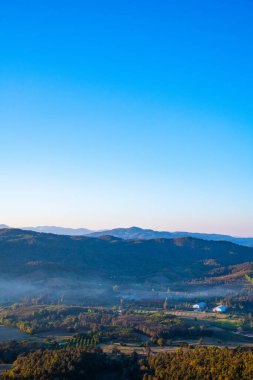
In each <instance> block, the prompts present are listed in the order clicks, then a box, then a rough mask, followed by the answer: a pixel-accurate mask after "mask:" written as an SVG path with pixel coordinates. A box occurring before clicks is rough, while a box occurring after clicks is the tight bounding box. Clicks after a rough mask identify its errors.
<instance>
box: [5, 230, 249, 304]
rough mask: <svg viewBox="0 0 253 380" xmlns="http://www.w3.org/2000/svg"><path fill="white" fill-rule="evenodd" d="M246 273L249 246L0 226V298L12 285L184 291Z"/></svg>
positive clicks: (233, 280) (235, 280) (237, 280)
mask: <svg viewBox="0 0 253 380" xmlns="http://www.w3.org/2000/svg"><path fill="white" fill-rule="evenodd" d="M252 273H253V248H250V247H243V246H240V245H236V244H233V243H230V242H225V241H207V240H202V239H196V238H192V237H183V238H171V239H165V238H159V239H131V240H126V239H125V240H124V239H120V238H116V237H112V236H103V237H100V238H95V237H93V238H90V237H87V236H67V235H65V236H64V235H56V234H47V233H38V232H34V231H24V230H20V229H1V230H0V300H1V291H2V294H5V295H6V293H7V292H11V291H12V290H13V288H14V285H13V284H14V283H15V284H16V285H15V288H17V290H18V291H20V289H21V288H22V287H23V288H24V289H25V291H26V292H28V290H27V289H29V287H30V286H31V287H32V288H36V289H39V291H40V292H41V289H42V288H43V287H46V289H47V292H49V293H50V294H55V292H56V289H57V291H61V292H62V291H63V290H64V289H65V290H66V289H70V288H71V289H72V291H73V289H74V290H75V292H77V293H79V294H80V292H81V294H84V293H85V292H86V293H87V292H88V293H89V295H91V294H92V291H93V292H94V289H96V292H97V291H105V289H106V288H108V289H109V288H110V289H111V287H112V285H113V284H114V285H115V284H117V285H120V286H123V287H125V288H131V287H136V286H138V287H140V286H141V287H145V288H148V287H149V288H151V287H156V286H158V287H161V286H164V287H168V286H179V287H181V288H182V289H187V290H189V286H190V284H195V285H196V284H197V285H198V286H201V285H205V286H206V285H213V284H219V285H222V284H223V285H224V284H232V285H233V286H241V285H243V284H245V279H244V275H245V274H252ZM3 281H4V283H5V285H4V286H3ZM6 284H7V285H6ZM9 284H11V285H9ZM24 284H25V285H24ZM90 284H92V291H91V290H90V289H91V285H90ZM108 284H109V285H108ZM3 289H5V290H3ZM6 289H7V290H6ZM72 301H73V300H72Z"/></svg>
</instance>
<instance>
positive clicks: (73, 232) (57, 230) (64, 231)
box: [22, 226, 93, 236]
mask: <svg viewBox="0 0 253 380" xmlns="http://www.w3.org/2000/svg"><path fill="white" fill-rule="evenodd" d="M22 230H26V231H35V232H43V233H49V234H56V235H70V236H83V235H87V234H91V233H93V231H91V230H88V229H87V228H66V227H57V226H37V227H23V228H22Z"/></svg>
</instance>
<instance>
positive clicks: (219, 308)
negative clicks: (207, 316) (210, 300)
mask: <svg viewBox="0 0 253 380" xmlns="http://www.w3.org/2000/svg"><path fill="white" fill-rule="evenodd" d="M226 310H227V308H226V306H223V305H219V306H216V307H214V308H213V311H214V312H215V313H225V311H226Z"/></svg>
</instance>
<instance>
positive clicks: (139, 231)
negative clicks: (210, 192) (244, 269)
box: [87, 227, 253, 247]
mask: <svg viewBox="0 0 253 380" xmlns="http://www.w3.org/2000/svg"><path fill="white" fill-rule="evenodd" d="M103 235H110V236H114V237H118V238H120V239H161V238H162V239H173V238H181V237H193V238H196V239H203V240H213V241H228V242H231V243H234V244H239V245H243V246H248V247H253V238H241V237H234V236H229V235H221V234H203V233H198V232H181V231H177V232H168V231H155V230H152V229H143V228H140V227H130V228H114V229H112V230H105V231H96V232H93V233H91V234H87V236H89V237H101V236H103Z"/></svg>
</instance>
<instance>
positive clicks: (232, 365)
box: [3, 347, 253, 380]
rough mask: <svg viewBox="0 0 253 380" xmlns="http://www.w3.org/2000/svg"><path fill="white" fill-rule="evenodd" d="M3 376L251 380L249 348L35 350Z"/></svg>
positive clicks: (20, 379) (252, 368)
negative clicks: (142, 352)
mask: <svg viewBox="0 0 253 380" xmlns="http://www.w3.org/2000/svg"><path fill="white" fill-rule="evenodd" d="M3 379H5V380H10V379H17V380H32V379H33V380H72V379H73V380H81V379H82V380H141V379H143V380H252V379H253V351H252V350H251V349H235V350H232V349H227V348H222V349H220V348H217V347H209V348H206V347H199V348H195V349H179V350H178V351H175V352H173V353H161V354H158V355H152V354H150V355H149V357H148V358H147V359H145V358H142V359H140V358H138V356H137V355H136V354H132V355H130V356H126V355H122V354H120V353H114V354H104V353H102V351H101V350H99V349H92V350H90V351H88V349H86V350H84V349H79V348H69V349H60V350H44V351H43V350H38V351H35V352H33V353H29V354H28V355H26V356H19V357H18V359H17V360H16V361H15V363H14V365H13V368H12V369H11V370H10V371H9V372H7V373H6V374H5V375H3Z"/></svg>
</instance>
